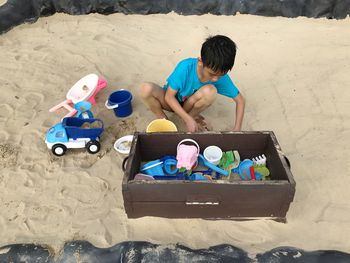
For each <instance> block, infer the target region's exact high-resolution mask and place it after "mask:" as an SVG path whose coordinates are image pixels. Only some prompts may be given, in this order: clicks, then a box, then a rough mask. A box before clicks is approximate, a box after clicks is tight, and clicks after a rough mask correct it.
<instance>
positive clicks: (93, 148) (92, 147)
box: [86, 140, 101, 154]
mask: <svg viewBox="0 0 350 263" xmlns="http://www.w3.org/2000/svg"><path fill="white" fill-rule="evenodd" d="M100 148H101V145H100V143H99V142H98V141H95V140H92V141H89V142H88V143H87V144H86V150H87V151H88V152H89V153H91V154H95V153H98V152H99V151H100Z"/></svg>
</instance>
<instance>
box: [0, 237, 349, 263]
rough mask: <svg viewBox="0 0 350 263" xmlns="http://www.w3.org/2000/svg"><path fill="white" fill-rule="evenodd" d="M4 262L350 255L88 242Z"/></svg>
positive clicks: (281, 260) (23, 249) (14, 249)
mask: <svg viewBox="0 0 350 263" xmlns="http://www.w3.org/2000/svg"><path fill="white" fill-rule="evenodd" d="M0 262H13V263H17V262H21V263H33V262H35V263H41V262H47V263H75V262H89V263H95V262H96V263H97V262H99V263H100V262H103V263H116V262H132V263H133V262H135V263H136V262H144V263H148V262H149V263H157V262H159V263H163V262H167V263H171V262H191V263H196V262H211V263H215V262H220V263H225V262H230V263H231V262H240V263H248V262H249V263H250V262H258V263H265V262H266V263H267V262H269V263H272V262H273V263H288V262H292V263H302V262H307V263H316V262H317V263H328V262H329V263H334V262H336V263H343V262H344V263H345V262H350V254H346V253H342V252H339V251H313V252H305V251H303V250H301V249H296V248H292V247H280V248H275V249H273V250H271V251H267V252H265V253H263V254H258V255H257V256H256V257H255V258H251V257H249V256H248V255H247V253H246V252H245V251H243V250H241V249H239V248H236V247H233V246H231V245H218V246H214V247H210V248H208V249H198V250H193V249H190V248H188V247H185V246H182V245H168V246H161V245H155V244H152V243H148V242H123V243H120V244H117V245H115V246H113V247H110V248H96V247H94V246H93V245H91V244H90V243H89V242H86V241H74V242H69V243H66V244H65V246H64V248H63V250H62V252H61V253H60V254H59V255H56V256H55V255H53V254H52V251H50V249H49V248H47V247H44V246H37V245H34V244H17V245H10V246H5V247H2V248H0Z"/></svg>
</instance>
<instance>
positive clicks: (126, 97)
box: [106, 89, 132, 117]
mask: <svg viewBox="0 0 350 263" xmlns="http://www.w3.org/2000/svg"><path fill="white" fill-rule="evenodd" d="M131 100H132V94H131V92H130V91H127V90H125V89H121V90H117V91H114V92H113V93H112V94H110V95H109V98H108V100H107V101H106V107H107V109H110V110H113V111H114V114H115V116H117V117H127V116H129V115H130V114H131V113H132V107H131Z"/></svg>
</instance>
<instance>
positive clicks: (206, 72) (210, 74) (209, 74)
mask: <svg viewBox="0 0 350 263" xmlns="http://www.w3.org/2000/svg"><path fill="white" fill-rule="evenodd" d="M198 64H199V68H200V74H201V80H202V81H205V82H206V81H218V80H219V78H221V77H222V76H223V75H225V74H226V72H215V71H214V70H212V69H211V68H208V67H205V66H203V61H202V59H201V58H198Z"/></svg>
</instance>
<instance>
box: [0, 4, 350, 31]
mask: <svg viewBox="0 0 350 263" xmlns="http://www.w3.org/2000/svg"><path fill="white" fill-rule="evenodd" d="M172 11H174V12H176V13H178V14H182V15H202V14H208V13H210V14H215V15H235V14H236V13H238V12H239V13H241V14H252V15H261V16H283V17H298V16H305V17H313V18H319V17H327V18H336V19H343V18H346V17H347V16H348V15H350V0H176V1H174V0H144V1H140V0H84V1H81V0H25V1H24V0H8V1H7V2H6V3H5V4H4V5H2V6H1V7H0V33H3V32H6V31H8V30H10V29H11V28H13V27H14V26H17V25H20V24H22V23H26V22H35V21H36V20H37V19H38V18H39V17H40V16H49V15H53V14H55V13H56V12H62V13H67V14H70V15H82V14H89V13H99V14H106V15H108V14H112V13H124V14H143V15H148V14H167V13H169V12H172Z"/></svg>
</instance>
